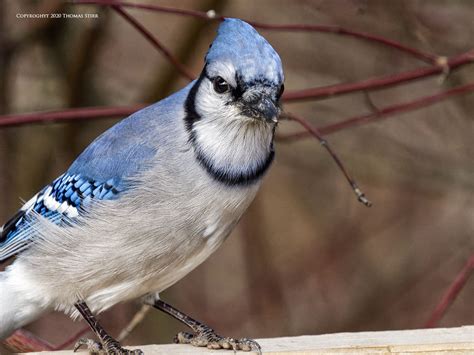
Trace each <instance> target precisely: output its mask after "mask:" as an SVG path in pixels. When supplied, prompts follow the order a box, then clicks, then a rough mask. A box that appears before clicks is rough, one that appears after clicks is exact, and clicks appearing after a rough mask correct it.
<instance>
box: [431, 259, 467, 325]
mask: <svg viewBox="0 0 474 355" xmlns="http://www.w3.org/2000/svg"><path fill="white" fill-rule="evenodd" d="M473 271H474V254H472V255H471V256H470V257H469V259H468V260H467V262H466V264H465V265H464V266H463V268H462V269H461V271H460V272H459V274H458V275H457V276H456V278H455V279H454V281H453V282H452V283H451V285H450V286H449V287H448V289H447V290H446V292H445V294H444V295H443V297H441V300H440V301H439V303H438V305H437V306H436V308H435V310H434V311H433V313H432V314H431V317H430V319H429V320H428V321H427V322H426V323H425V327H426V328H433V327H436V325H437V324H438V322H439V321H440V320H441V318H443V316H444V314H445V313H446V310H447V309H448V308H449V307H450V306H451V305H452V304H453V302H454V301H455V300H456V297H457V296H458V295H459V292H461V290H462V288H463V287H464V285H465V284H466V282H467V280H468V279H469V277H470V276H471V275H472V272H473Z"/></svg>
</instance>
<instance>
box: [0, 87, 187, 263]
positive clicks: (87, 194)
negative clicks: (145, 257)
mask: <svg viewBox="0 0 474 355" xmlns="http://www.w3.org/2000/svg"><path fill="white" fill-rule="evenodd" d="M192 85H193V83H190V84H189V85H188V86H187V87H186V88H184V89H183V90H181V91H179V92H177V93H175V94H174V95H171V96H169V97H168V98H166V99H164V100H162V101H160V102H158V103H156V104H154V105H152V106H149V107H147V108H144V109H143V110H141V111H138V112H136V113H134V114H133V115H131V116H130V117H128V118H126V119H124V120H122V121H121V122H119V123H118V124H116V125H115V126H113V127H112V128H110V129H109V130H107V131H106V132H104V133H103V134H102V135H101V136H99V137H98V138H97V139H96V140H95V141H94V142H93V143H92V144H90V145H89V146H88V147H87V148H86V149H85V150H84V152H83V153H82V154H81V155H80V156H79V157H78V158H77V159H76V161H75V162H74V163H73V164H72V165H71V167H70V168H69V170H68V171H67V172H66V173H65V174H64V175H61V176H60V177H59V178H57V179H56V180H55V181H53V183H52V184H50V185H48V186H46V187H45V188H44V189H43V190H41V191H40V192H39V193H38V194H37V195H36V196H34V197H33V198H32V199H31V200H30V201H28V202H27V203H26V204H25V205H24V206H23V207H22V208H21V209H20V210H19V211H18V212H17V213H16V214H15V216H13V218H11V219H10V220H9V221H8V222H7V223H6V224H5V225H4V226H3V227H0V261H3V260H6V259H7V258H9V257H11V256H14V255H16V254H18V253H20V252H21V251H22V250H25V249H26V248H27V247H28V245H29V244H30V243H31V242H32V238H33V237H34V234H35V233H34V229H33V228H34V227H33V226H31V223H29V221H30V220H31V217H32V216H34V214H35V213H34V212H36V213H38V214H40V215H42V216H43V217H45V218H47V219H49V220H50V221H52V222H54V223H56V224H58V225H66V224H68V223H70V222H71V221H72V220H73V219H74V218H75V217H76V216H78V215H81V214H82V213H85V211H86V210H87V205H88V204H89V203H90V202H91V201H92V200H94V199H96V200H97V199H99V200H107V199H114V198H118V197H119V196H120V193H122V192H124V191H126V190H128V189H130V188H131V187H132V185H131V181H133V180H134V177H135V176H136V175H137V174H139V173H140V172H141V171H143V170H144V169H147V168H149V167H150V163H151V161H152V159H153V158H154V157H155V155H156V154H157V151H158V147H159V145H160V142H161V144H166V142H167V141H172V140H173V139H174V137H173V136H172V135H171V134H170V132H173V131H172V130H171V131H170V130H169V127H175V126H176V125H177V124H178V123H177V122H180V120H178V119H177V116H176V113H179V112H182V110H183V106H184V102H185V99H186V97H187V95H188V92H189V90H190V89H191V86H192ZM179 127H180V126H179ZM33 211H34V212H33Z"/></svg>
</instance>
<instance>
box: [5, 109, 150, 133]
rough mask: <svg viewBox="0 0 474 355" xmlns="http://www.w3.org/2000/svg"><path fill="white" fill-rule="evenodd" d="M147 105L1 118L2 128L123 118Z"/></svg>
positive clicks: (22, 114) (25, 114)
mask: <svg viewBox="0 0 474 355" xmlns="http://www.w3.org/2000/svg"><path fill="white" fill-rule="evenodd" d="M145 106H146V105H145V104H141V105H131V106H124V107H87V108H72V109H67V110H60V111H48V112H33V113H21V114H12V115H4V116H0V127H14V126H22V125H25V124H38V123H47V122H64V121H73V120H92V119H99V118H112V117H123V116H128V115H131V114H132V113H134V112H136V111H138V110H140V109H141V108H143V107H145Z"/></svg>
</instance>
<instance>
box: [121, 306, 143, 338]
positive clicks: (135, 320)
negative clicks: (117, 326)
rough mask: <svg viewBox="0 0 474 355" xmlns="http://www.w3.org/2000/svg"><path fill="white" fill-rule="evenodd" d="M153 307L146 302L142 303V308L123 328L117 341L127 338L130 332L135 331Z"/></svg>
mask: <svg viewBox="0 0 474 355" xmlns="http://www.w3.org/2000/svg"><path fill="white" fill-rule="evenodd" d="M151 309H152V307H150V306H148V305H146V304H144V305H142V307H141V308H140V310H139V311H138V312H137V313H135V315H134V316H133V318H132V320H131V321H130V322H129V323H128V324H127V325H126V326H125V328H123V329H122V331H121V332H120V334H119V336H118V337H117V341H119V342H122V341H123V340H124V339H125V338H127V337H128V336H129V335H130V333H131V332H133V330H134V329H135V328H136V327H137V325H139V324H140V323H141V322H142V321H143V319H145V317H146V315H147V314H148V312H150V310H151Z"/></svg>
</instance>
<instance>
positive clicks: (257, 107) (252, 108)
mask: <svg viewBox="0 0 474 355" xmlns="http://www.w3.org/2000/svg"><path fill="white" fill-rule="evenodd" d="M242 113H243V114H244V115H246V116H248V117H252V118H257V119H261V120H265V121H267V122H274V123H276V122H278V116H279V115H280V108H279V107H278V105H277V104H276V103H275V102H274V100H273V99H272V98H271V97H269V96H267V95H264V94H262V95H258V96H257V95H255V96H252V97H251V99H250V100H245V101H244V105H243V109H242Z"/></svg>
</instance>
